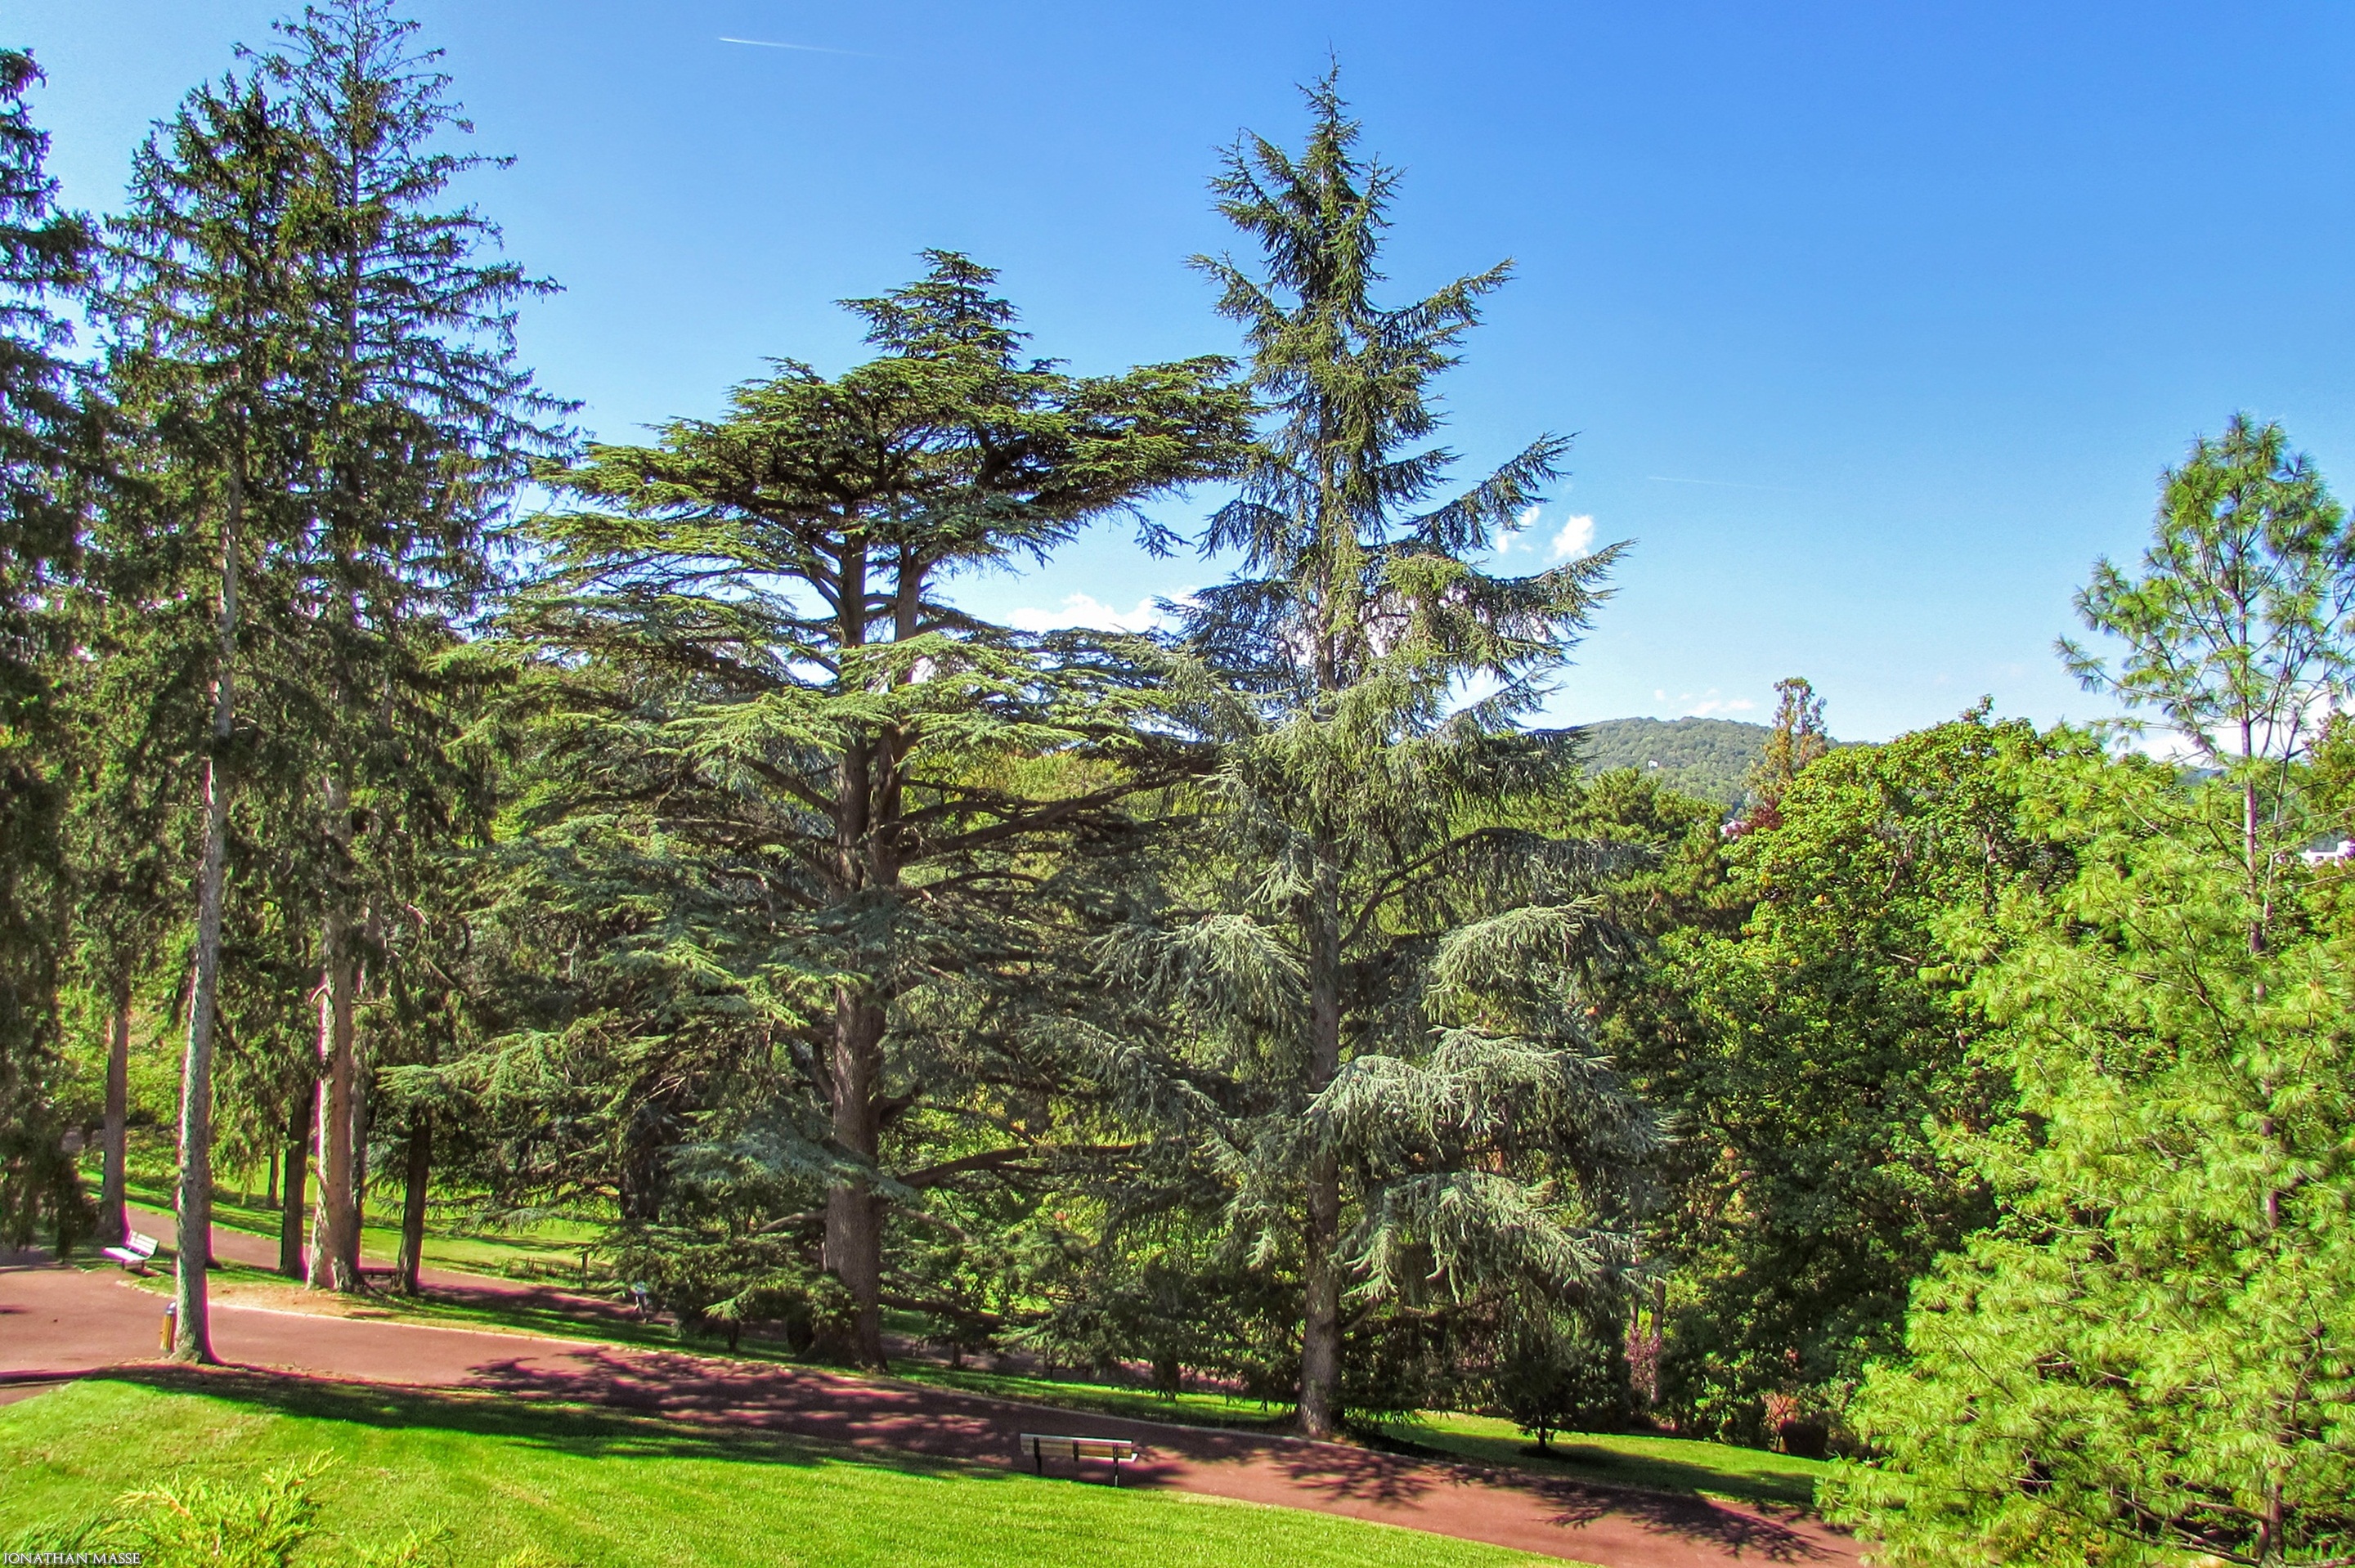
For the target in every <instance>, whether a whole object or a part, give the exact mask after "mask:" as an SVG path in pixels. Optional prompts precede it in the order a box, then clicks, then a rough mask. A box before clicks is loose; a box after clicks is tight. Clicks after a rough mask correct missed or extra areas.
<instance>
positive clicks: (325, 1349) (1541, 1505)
mask: <svg viewBox="0 0 2355 1568" xmlns="http://www.w3.org/2000/svg"><path fill="white" fill-rule="evenodd" d="M245 1239H246V1240H248V1241H250V1240H252V1239H253V1238H250V1237H249V1238H245ZM218 1242H219V1243H220V1244H222V1245H218V1246H217V1248H216V1251H217V1255H230V1256H234V1255H236V1250H235V1243H234V1242H233V1241H232V1237H231V1233H226V1232H224V1233H221V1234H219V1236H218ZM465 1283H466V1285H467V1286H468V1287H473V1288H477V1289H491V1290H496V1289H497V1287H499V1286H500V1284H501V1283H502V1282H499V1281H493V1280H477V1279H469V1280H467V1281H466V1282H465ZM516 1288H517V1293H518V1294H520V1293H525V1292H527V1291H528V1290H529V1288H530V1287H516ZM161 1309H162V1304H161V1302H160V1301H159V1300H158V1298H156V1297H155V1296H154V1295H152V1294H149V1293H147V1292H145V1291H142V1290H138V1289H135V1288H133V1287H129V1286H128V1285H127V1283H126V1282H124V1281H123V1280H121V1279H119V1278H117V1277H112V1276H110V1275H107V1274H105V1273H88V1274H85V1273H83V1272H81V1271H80V1270H79V1269H74V1268H68V1267H60V1266H57V1265H54V1264H50V1263H47V1262H44V1261H38V1260H36V1259H33V1258H31V1257H16V1258H0V1385H12V1384H13V1385H14V1386H15V1387H16V1389H18V1390H20V1391H21V1390H25V1389H27V1388H30V1387H37V1386H46V1385H48V1384H49V1383H56V1382H58V1381H61V1380H63V1379H67V1378H70V1377H73V1376H76V1375H79V1374H81V1373H85V1372H96V1371H101V1370H104V1369H107V1368H113V1367H122V1366H126V1365H130V1364H133V1363H136V1362H139V1361H149V1360H152V1359H153V1358H154V1357H155V1354H156V1351H157V1348H158V1341H159V1330H160V1327H161ZM213 1341H214V1347H215V1349H216V1351H218V1353H219V1354H220V1356H221V1357H222V1359H223V1360H224V1361H229V1362H231V1363H234V1364H237V1365H241V1366H244V1367H248V1368H256V1369H269V1370H272V1371H277V1372H287V1373H293V1374H296V1375H301V1376H307V1377H315V1378H320V1379H325V1380H333V1381H340V1382H364V1383H394V1384H406V1385H410V1386H413V1387H419V1388H435V1389H451V1390H476V1391H483V1392H488V1393H500V1394H505V1395H507V1396H510V1397H517V1398H527V1399H535V1400H547V1401H553V1402H559V1403H570V1404H589V1405H593V1406H603V1407H609V1408H618V1409H623V1410H629V1411H634V1412H640V1413H644V1414H651V1415H655V1416H658V1417H660V1418H662V1419H665V1420H669V1421H678V1422H688V1423H695V1424H698V1425H707V1426H709V1427H712V1428H715V1429H716V1428H725V1427H729V1426H745V1427H752V1428H757V1429H760V1430H762V1431H767V1432H773V1433H778V1434H791V1435H794V1436H805V1437H811V1438H815V1439H819V1440H821V1441H825V1442H829V1443H837V1444H842V1445H845V1446H850V1447H854V1448H859V1449H868V1450H899V1451H904V1452H909V1453H915V1454H922V1455H928V1456H932V1457H941V1458H946V1459H954V1460H961V1461H966V1462H977V1463H983V1464H996V1465H1005V1466H1012V1465H1016V1464H1018V1463H1020V1462H1021V1461H1020V1460H1019V1459H1018V1457H1017V1455H1016V1451H1015V1450H1016V1447H1017V1445H1016V1441H1015V1439H1016V1436H1017V1435H1018V1433H1020V1432H1023V1431H1036V1430H1039V1429H1040V1428H1041V1427H1044V1428H1046V1429H1048V1430H1050V1431H1056V1432H1069V1433H1076V1434H1082V1435H1085V1436H1106V1437H1125V1438H1128V1439H1129V1440H1130V1441H1132V1442H1134V1443H1135V1444H1136V1445H1137V1446H1138V1448H1139V1451H1140V1457H1139V1460H1138V1462H1137V1463H1136V1465H1135V1467H1132V1468H1131V1469H1129V1471H1128V1472H1127V1474H1128V1477H1129V1478H1130V1479H1129V1481H1128V1484H1133V1485H1138V1486H1155V1487H1170V1488H1175V1489H1180V1490H1185V1491H1190V1492H1201V1493H1208V1494H1210V1495H1213V1496H1218V1497H1225V1498H1235V1499H1242V1500H1245V1501H1249V1502H1258V1503H1271V1504H1275V1505H1278V1506H1281V1507H1288V1508H1306V1509H1315V1510H1320V1511H1322V1512H1326V1513H1335V1514H1344V1515H1348V1516H1349V1517H1351V1518H1356V1519H1363V1520H1375V1521H1378V1522H1380V1523H1384V1524H1395V1525H1404V1526H1407V1527H1408V1528H1411V1529H1415V1530H1424V1531H1433V1532H1435V1533H1438V1534H1442V1535H1453V1536H1460V1537H1464V1538H1465V1539H1468V1540H1473V1541H1485V1542H1493V1543H1494V1544H1496V1545H1499V1546H1507V1547H1513V1548H1517V1549H1518V1550H1521V1551H1525V1552H1543V1553H1548V1554H1551V1555H1556V1556H1562V1557H1571V1558H1576V1559H1582V1560H1584V1561H1587V1562H1591V1563H1601V1564H1604V1568H1704V1565H1717V1564H1724V1563H1810V1564H1827V1565H1830V1564H1853V1563H1856V1561H1857V1556H1856V1547H1855V1544H1854V1542H1851V1541H1849V1539H1848V1538H1847V1537H1845V1536H1842V1535H1840V1534H1838V1533H1837V1532H1835V1531H1830V1530H1828V1529H1826V1528H1825V1527H1824V1526H1822V1525H1821V1524H1818V1523H1817V1522H1815V1521H1814V1520H1808V1519H1806V1518H1804V1517H1796V1516H1792V1515H1788V1514H1784V1513H1782V1512H1780V1511H1779V1510H1765V1509H1762V1508H1744V1507H1736V1506H1732V1505H1730V1504H1724V1503H1716V1502H1711V1501H1710V1500H1708V1499H1702V1498H1698V1497H1678V1496H1670V1495H1668V1494H1659V1493H1650V1492H1638V1491H1633V1490H1622V1489H1614V1488H1603V1487H1591V1486H1582V1485H1580V1484H1578V1483H1576V1482H1572V1481H1563V1480H1555V1479H1550V1478H1538V1477H1533V1476H1529V1475H1526V1474H1522V1473H1518V1472H1514V1471H1506V1470H1494V1469H1486V1468H1482V1467H1475V1466H1468V1465H1447V1464H1434V1463H1430V1462H1426V1461H1423V1460H1416V1459H1409V1458H1402V1457H1397V1456H1394V1455H1387V1454H1379V1453H1374V1452H1370V1451H1369V1450H1366V1449H1362V1448H1357V1447H1352V1446H1347V1445H1343V1444H1334V1443H1309V1442H1305V1441H1301V1440H1298V1439H1294V1438H1286V1437H1281V1436H1268V1435H1263V1434H1257V1433H1243V1432H1230V1431H1220V1430H1214V1429H1210V1428H1205V1427H1188V1426H1175V1425H1162V1424H1159V1423H1154V1422H1145V1421H1134V1420H1124V1419H1121V1418H1118V1417H1114V1416H1105V1415H1095V1414H1083V1413H1078V1412H1071V1411H1063V1410H1047V1409H1044V1408H1042V1407H1039V1406H1036V1405H1026V1404H1016V1403H1013V1402H1010V1401H1003V1400H995V1399H987V1398H983V1397H980V1396H978V1395H973V1394H964V1393H954V1392H952V1391H948V1390H943V1389H936V1388H927V1387H919V1386H915V1385H911V1384H905V1383H891V1382H888V1381H879V1380H870V1379H866V1378H859V1377H854V1376H850V1375H847V1374H845V1373H840V1372H826V1371H821V1370H817V1369H814V1368H807V1367H784V1366H775V1365H771V1364H765V1363H760V1362H748V1361H729V1360H725V1359H721V1358H717V1357H709V1356H698V1355H691V1354H687V1353H685V1352H682V1351H649V1350H638V1349H631V1348H625V1347H621V1346H614V1345H602V1344H590V1343H583V1342H581V1341H576V1340H559V1339H550V1338H541V1337H537V1336H525V1335H517V1334H508V1333H490V1332H483V1331H478V1330H464V1329H443V1328H435V1327H427V1326H422V1325H416V1324H406V1323H388V1322H384V1321H382V1320H371V1319H341V1318H332V1317H324V1316H317V1315H313V1314H309V1313H301V1312H287V1311H280V1310H271V1309H267V1308H256V1307H247V1306H238V1305H233V1304H229V1303H221V1304H218V1305H217V1306H216V1307H215V1308H214V1316H213ZM0 1393H5V1387H0ZM1050 1473H1051V1472H1050Z"/></svg>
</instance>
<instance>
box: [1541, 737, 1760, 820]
mask: <svg viewBox="0 0 2355 1568" xmlns="http://www.w3.org/2000/svg"><path fill="white" fill-rule="evenodd" d="M1579 728H1580V729H1581V730H1582V732H1583V735H1584V740H1583V743H1582V746H1581V747H1580V750H1581V752H1582V755H1583V757H1584V759H1585V768H1586V771H1587V772H1589V773H1602V772H1605V771H1608V770H1609V769H1611V768H1635V769H1636V770H1637V771H1639V772H1641V773H1644V774H1646V776H1648V777H1650V778H1654V779H1658V780H1659V781H1660V782H1661V783H1663V784H1665V785H1667V786H1668V788H1669V789H1674V790H1676V791H1678V793H1679V794H1685V795H1692V796H1697V797H1698V798H1700V799H1701V800H1714V801H1716V802H1717V803H1718V804H1719V805H1721V806H1732V805H1734V804H1736V803H1737V802H1739V801H1740V800H1741V799H1742V780H1743V779H1747V778H1748V777H1749V776H1750V768H1751V765H1752V764H1753V763H1754V762H1756V761H1757V760H1758V757H1759V754H1760V753H1761V752H1763V751H1764V750H1765V749H1766V736H1767V735H1768V733H1769V731H1768V729H1767V727H1766V726H1764V725H1763V724H1744V723H1742V721H1741V720H1740V719H1721V718H1680V719H1656V718H1624V719H1604V721H1603V722H1602V723H1600V724H1590V725H1581V726H1579Z"/></svg>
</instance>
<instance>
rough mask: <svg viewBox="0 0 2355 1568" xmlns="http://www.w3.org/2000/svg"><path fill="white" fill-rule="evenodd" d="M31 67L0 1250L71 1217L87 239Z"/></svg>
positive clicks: (8, 801)
mask: <svg viewBox="0 0 2355 1568" xmlns="http://www.w3.org/2000/svg"><path fill="white" fill-rule="evenodd" d="M40 79H41V73H40V70H39V69H38V68H37V66H36V65H35V64H34V63H33V59H32V57H31V56H29V55H27V54H24V53H20V52H18V51H16V50H13V49H0V1238H5V1239H6V1240H8V1241H10V1242H12V1243H14V1244H17V1245H21V1244H22V1243H23V1242H24V1241H26V1240H27V1239H28V1238H29V1237H30V1235H31V1234H32V1231H33V1227H34V1224H35V1223H36V1221H37V1218H38V1217H39V1216H40V1215H41V1214H43V1213H49V1214H51V1215H53V1216H69V1215H70V1214H71V1213H72V1212H73V1207H74V1200H73V1192H74V1188H73V1183H72V1176H71V1171H70V1170H69V1168H68V1167H67V1166H66V1165H65V1163H64V1161H63V1158H62V1156H61V1155H59V1152H58V1135H59V1128H56V1127H55V1126H54V1125H53V1124H52V1121H51V1119H50V1117H49V1115H48V1085H49V1080H50V1077H51V1075H52V1070H53V1065H52V1062H51V1057H52V1055H53V1054H54V1046H55V1033H56V1023H57V1020H56V1014H57V975H58V968H59V959H60V954H59V938H60V936H61V931H60V927H61V926H62V921H61V920H60V918H59V915H60V912H61V909H62V907H63V905H62V896H63V893H64V885H63V883H62V881H61V880H60V877H61V871H62V867H61V864H60V862H59V819H60V813H61V811H62V810H63V807H64V795H63V789H62V784H61V780H60V777H59V776H60V774H61V772H62V771H63V769H62V766H61V761H60V758H59V740H60V736H59V728H58V725H57V721H56V700H55V697H56V694H55V691H54V672H55V669H56V665H57V662H58V658H57V655H58V652H59V636H58V626H59V621H58V615H57V601H58V599H59V595H60V592H61V590H62V579H63V577H64V574H65V573H67V572H68V571H69V570H70V568H71V566H72V563H73V558H74V556H75V554H76V550H77V546H78V543H79V539H78V533H79V525H80V509H81V502H82V494H81V491H82V484H81V482H82V481H83V480H84V479H86V478H87V477H88V476H89V474H90V472H91V452H90V450H89V446H90V443H89V440H88V435H87V429H88V421H87V419H86V417H85V413H84V405H83V401H82V388H81V387H80V376H79V374H78V373H77V371H76V369H75V368H74V367H73V366H70V365H69V364H68V363H67V362H66V361H65V360H63V359H62V358H61V357H60V356H59V350H61V349H62V348H63V347H64V346H65V345H66V343H67V341H68V328H67V327H66V325H65V323H63V322H61V321H60V320H59V318H58V317H57V316H56V315H55V314H54V313H52V311H51V309H50V304H51V301H52V298H53V297H67V298H69V297H71V296H72V295H74V294H75V293H77V292H78V291H80V289H81V288H82V287H83V285H84V284H85V282H86V281H87V280H88V277H89V270H88V261H89V251H90V235H89V231H88V228H87V226H86V225H85V224H84V222H83V221H82V220H81V219H80V217H76V216H74V215H72V214H69V213H60V212H59V211H58V210H57V208H56V205H55V197H56V192H57V183H56V182H55V181H54V180H53V179H51V178H50V177H49V176H48V173H47V171H46V169H45V168H44V159H45V157H46V155H47V154H48V136H47V134H45V133H44V132H41V131H40V130H38V129H37V127H36V126H35V125H34V123H33V121H32V117H31V114H30V111H28V109H27V105H26V95H27V92H28V91H29V90H31V88H32V86H33V84H34V83H35V82H37V81H38V80H40Z"/></svg>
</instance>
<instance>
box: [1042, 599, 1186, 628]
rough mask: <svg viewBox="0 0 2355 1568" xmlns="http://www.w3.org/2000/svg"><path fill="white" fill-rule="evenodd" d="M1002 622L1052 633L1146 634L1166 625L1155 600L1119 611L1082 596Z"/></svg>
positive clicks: (1097, 600)
mask: <svg viewBox="0 0 2355 1568" xmlns="http://www.w3.org/2000/svg"><path fill="white" fill-rule="evenodd" d="M1179 597H1180V598H1183V597H1184V596H1182V595H1180V596H1179ZM1006 620H1007V625H1009V626H1011V627H1013V628H1014V630H1017V631H1056V630H1061V629H1062V628H1064V627H1069V626H1086V627H1092V628H1093V629H1094V630H1099V631H1150V630H1153V629H1154V628H1156V627H1157V626H1161V625H1164V624H1166V618H1165V617H1164V616H1163V615H1162V613H1161V610H1160V608H1159V603H1158V601H1157V600H1155V599H1138V600H1137V601H1136V608H1135V609H1130V610H1119V609H1114V608H1113V607H1112V606H1110V605H1108V604H1106V603H1104V602H1103V600H1102V599H1097V598H1096V597H1095V596H1094V595H1092V594H1084V593H1075V594H1072V595H1071V597H1070V598H1068V599H1064V600H1063V607H1062V608H1061V609H1018V610H1016V611H1015V612H1014V613H1013V614H1011V615H1009V616H1007V618H1006Z"/></svg>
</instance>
